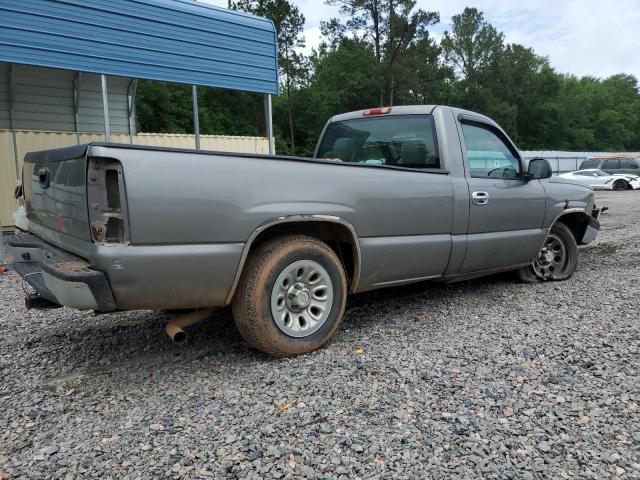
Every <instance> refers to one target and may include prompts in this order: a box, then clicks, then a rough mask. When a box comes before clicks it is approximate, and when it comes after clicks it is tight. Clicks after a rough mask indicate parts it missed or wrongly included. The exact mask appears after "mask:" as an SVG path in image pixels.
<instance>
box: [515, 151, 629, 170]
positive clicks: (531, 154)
mask: <svg viewBox="0 0 640 480" xmlns="http://www.w3.org/2000/svg"><path fill="white" fill-rule="evenodd" d="M520 153H521V154H522V158H523V159H524V160H525V162H527V163H528V162H529V160H531V159H532V158H545V159H547V160H548V161H549V163H550V164H551V168H552V169H553V171H554V173H562V172H572V171H574V170H578V169H579V168H580V164H581V163H582V162H583V161H584V160H586V159H587V158H589V157H593V156H597V155H615V154H617V153H621V152H561V151H555V150H524V151H521V152H520ZM631 153H632V152H624V155H629V154H631ZM637 155H638V156H639V157H640V153H638V154H637Z"/></svg>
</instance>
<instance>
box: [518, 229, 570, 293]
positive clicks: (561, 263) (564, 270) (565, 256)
mask: <svg viewBox="0 0 640 480" xmlns="http://www.w3.org/2000/svg"><path fill="white" fill-rule="evenodd" d="M577 264H578V245H577V244H576V239H575V238H574V237H573V234H572V233H571V230H569V228H568V227H567V226H566V225H565V224H563V223H560V222H556V224H555V225H553V227H551V230H550V231H549V235H547V238H546V239H545V241H544V244H543V245H542V248H541V249H540V251H539V252H538V254H537V255H536V256H535V258H534V259H533V261H532V262H531V265H529V266H528V267H525V268H522V269H520V270H519V271H518V276H519V277H520V280H522V281H524V282H540V281H543V282H546V281H560V280H566V279H567V278H569V277H570V276H571V275H573V272H574V271H575V269H576V265H577Z"/></svg>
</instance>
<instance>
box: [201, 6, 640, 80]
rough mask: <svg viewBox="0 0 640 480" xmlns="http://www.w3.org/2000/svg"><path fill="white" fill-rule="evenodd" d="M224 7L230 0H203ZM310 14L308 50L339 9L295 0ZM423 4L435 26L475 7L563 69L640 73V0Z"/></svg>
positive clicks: (446, 25)
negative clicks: (434, 15) (433, 16)
mask: <svg viewBox="0 0 640 480" xmlns="http://www.w3.org/2000/svg"><path fill="white" fill-rule="evenodd" d="M200 1H206V3H211V4H213V5H218V6H221V7H226V6H227V0H200ZM292 2H293V3H294V4H295V5H296V6H298V8H299V9H300V11H301V12H302V14H303V15H304V16H305V19H306V24H305V33H304V36H305V39H306V44H307V45H306V50H307V51H311V49H312V48H313V47H316V46H317V45H318V44H319V43H320V37H321V35H320V22H321V21H322V20H328V19H330V18H333V17H339V16H340V14H339V12H338V9H337V8H336V7H331V6H328V5H325V4H324V1H323V0H292ZM417 6H418V8H422V9H423V10H427V11H436V12H440V23H439V24H438V25H435V26H434V27H433V28H432V29H431V31H432V33H433V34H434V36H435V37H436V38H439V37H440V36H442V34H443V33H444V31H445V30H448V29H450V28H451V17H452V16H453V15H455V14H457V13H460V12H462V10H464V8H465V7H467V6H469V7H476V8H477V9H478V10H480V11H482V12H484V16H485V19H486V20H487V21H489V23H491V24H492V25H493V26H494V27H496V28H497V29H498V30H499V31H502V32H503V33H504V35H505V40H506V42H508V43H520V44H522V45H524V46H527V47H531V48H533V49H534V50H535V52H536V53H537V54H539V55H544V56H546V57H548V58H549V61H550V62H551V65H552V66H553V67H554V68H555V69H556V70H558V71H559V72H562V73H572V74H575V75H578V76H582V75H591V76H595V77H601V78H604V77H608V76H610V75H613V74H616V73H629V74H632V75H635V76H636V78H639V79H640V0H476V1H473V0H417Z"/></svg>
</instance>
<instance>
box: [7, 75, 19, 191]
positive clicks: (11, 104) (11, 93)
mask: <svg viewBox="0 0 640 480" xmlns="http://www.w3.org/2000/svg"><path fill="white" fill-rule="evenodd" d="M9 121H10V123H11V137H12V139H13V161H14V163H15V167H16V181H17V182H18V183H20V161H19V160H18V137H17V135H16V123H15V85H14V72H13V65H12V64H9Z"/></svg>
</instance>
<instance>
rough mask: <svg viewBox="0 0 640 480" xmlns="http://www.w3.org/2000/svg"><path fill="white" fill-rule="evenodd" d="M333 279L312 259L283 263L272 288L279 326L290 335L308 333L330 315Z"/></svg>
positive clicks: (273, 309)
mask: <svg viewBox="0 0 640 480" xmlns="http://www.w3.org/2000/svg"><path fill="white" fill-rule="evenodd" d="M332 305H333V282H332V281H331V277H330V276H329V272H327V270H326V269H325V268H324V267H323V266H322V265H320V264H319V263H318V262H315V261H313V260H298V261H296V262H293V263H292V264H290V265H288V266H287V267H285V268H284V269H283V270H282V271H281V272H280V274H279V275H278V277H277V278H276V281H275V282H274V284H273V288H272V289H271V314H272V315H273V319H274V321H275V322H276V325H277V326H278V328H279V329H280V330H281V331H283V332H284V333H286V334H287V335H289V336H291V337H297V338H301V337H307V336H309V335H311V334H313V333H314V332H316V331H318V329H319V328H320V327H322V325H324V323H325V322H326V321H327V318H329V313H330V312H331V307H332Z"/></svg>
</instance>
